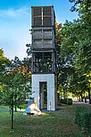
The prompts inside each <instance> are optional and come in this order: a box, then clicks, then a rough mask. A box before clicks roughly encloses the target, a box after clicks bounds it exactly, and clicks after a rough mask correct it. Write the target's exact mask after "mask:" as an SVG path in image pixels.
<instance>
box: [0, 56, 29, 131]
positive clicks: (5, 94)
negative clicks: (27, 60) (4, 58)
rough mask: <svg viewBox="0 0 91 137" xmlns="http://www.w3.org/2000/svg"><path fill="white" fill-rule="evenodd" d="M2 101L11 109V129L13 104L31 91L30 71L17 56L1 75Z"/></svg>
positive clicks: (18, 103)
mask: <svg viewBox="0 0 91 137" xmlns="http://www.w3.org/2000/svg"><path fill="white" fill-rule="evenodd" d="M3 78H4V79H3V83H2V84H3V85H4V87H3V91H2V94H1V95H2V96H1V99H2V103H4V104H7V105H8V106H9V107H10V110H11V114H12V115H11V129H13V111H14V106H16V107H17V106H19V105H20V104H21V103H22V102H23V101H25V99H26V97H27V96H28V95H29V93H31V72H30V70H29V69H28V67H27V66H24V64H22V62H21V61H20V60H19V58H18V57H15V59H14V60H12V61H11V63H10V66H9V69H8V70H7V71H6V72H5V73H4V75H3Z"/></svg>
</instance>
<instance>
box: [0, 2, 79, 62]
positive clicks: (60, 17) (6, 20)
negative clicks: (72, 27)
mask: <svg viewBox="0 0 91 137" xmlns="http://www.w3.org/2000/svg"><path fill="white" fill-rule="evenodd" d="M31 6H54V10H55V15H56V22H58V23H60V22H61V23H64V22H65V20H69V21H72V20H73V19H75V18H77V13H75V12H71V11H70V9H71V6H72V3H70V2H69V0H0V48H1V49H3V51H4V56H6V57H7V58H9V59H14V57H15V56H17V57H19V58H20V59H21V60H22V59H23V58H24V57H27V54H26V49H27V48H26V46H25V45H26V44H29V43H31V35H30V32H29V29H31Z"/></svg>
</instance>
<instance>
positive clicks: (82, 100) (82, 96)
mask: <svg viewBox="0 0 91 137" xmlns="http://www.w3.org/2000/svg"><path fill="white" fill-rule="evenodd" d="M80 95H81V102H83V96H82V92H81V94H80Z"/></svg>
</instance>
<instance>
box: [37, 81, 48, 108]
mask: <svg viewBox="0 0 91 137" xmlns="http://www.w3.org/2000/svg"><path fill="white" fill-rule="evenodd" d="M39 87H40V110H41V109H47V82H39Z"/></svg>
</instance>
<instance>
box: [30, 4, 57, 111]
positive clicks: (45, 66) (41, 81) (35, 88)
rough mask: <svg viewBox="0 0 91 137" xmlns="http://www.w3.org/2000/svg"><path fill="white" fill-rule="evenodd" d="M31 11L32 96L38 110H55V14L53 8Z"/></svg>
mask: <svg viewBox="0 0 91 137" xmlns="http://www.w3.org/2000/svg"><path fill="white" fill-rule="evenodd" d="M31 11H32V47H31V48H32V94H33V97H34V99H35V100H36V102H37V105H38V107H39V108H40V109H44V108H46V109H47V110H55V109H56V73H55V72H56V57H55V56H56V49H55V14H54V7H53V6H34V7H31Z"/></svg>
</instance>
